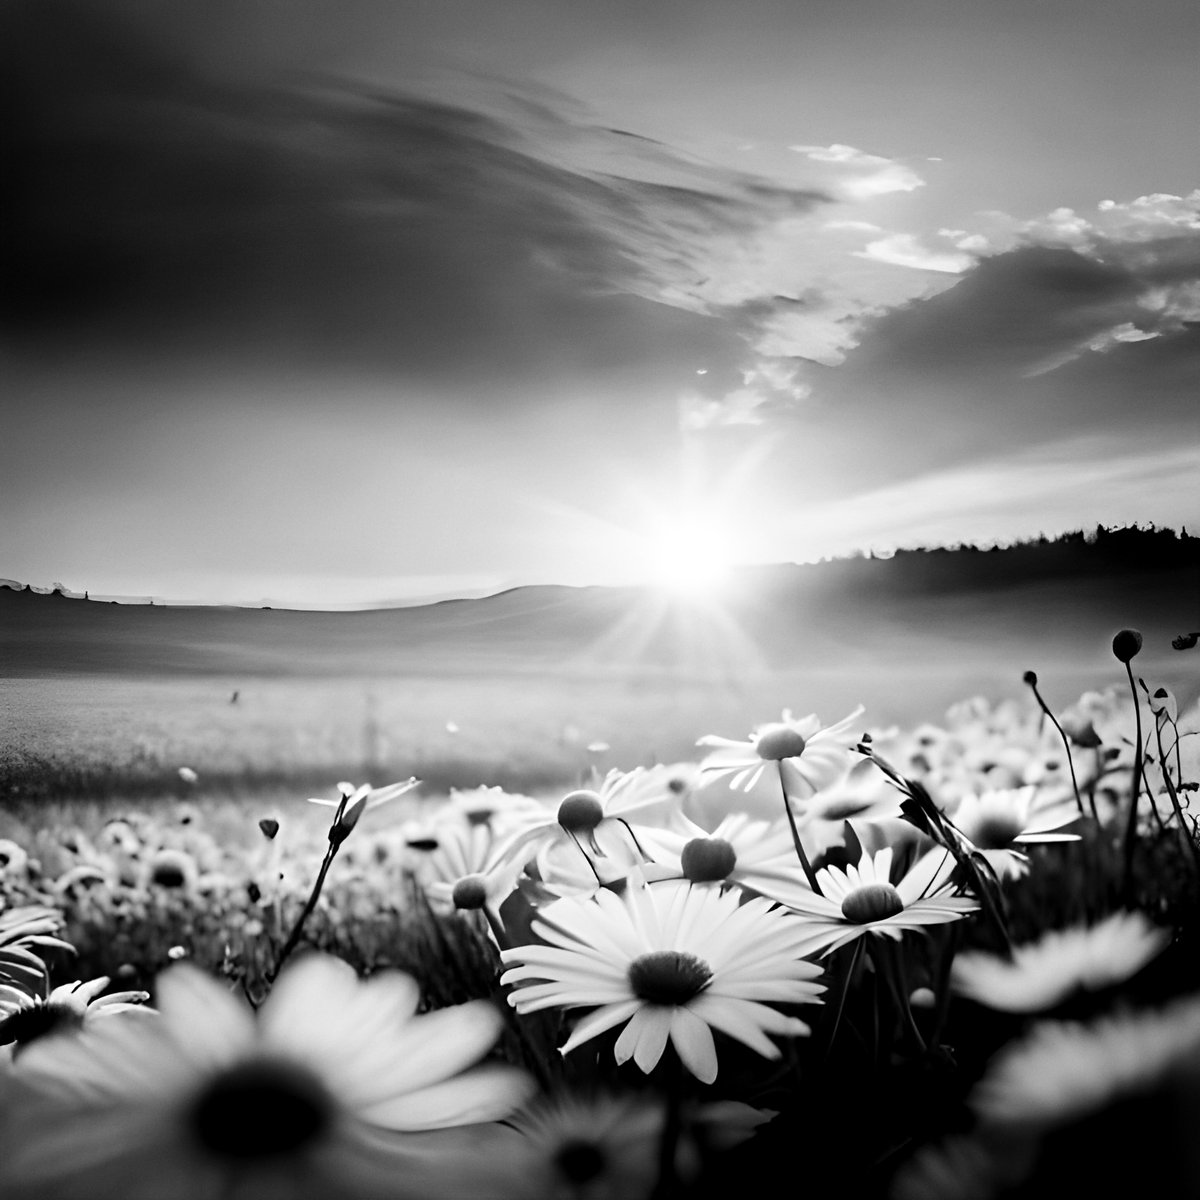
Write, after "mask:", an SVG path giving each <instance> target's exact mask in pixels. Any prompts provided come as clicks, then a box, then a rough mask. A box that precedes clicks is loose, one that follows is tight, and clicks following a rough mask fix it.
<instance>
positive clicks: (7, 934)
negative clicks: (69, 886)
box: [0, 904, 75, 995]
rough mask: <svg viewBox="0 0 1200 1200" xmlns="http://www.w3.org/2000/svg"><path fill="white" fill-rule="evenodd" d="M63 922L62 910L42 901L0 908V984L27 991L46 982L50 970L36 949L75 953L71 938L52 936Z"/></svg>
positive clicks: (40, 987)
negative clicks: (63, 938) (46, 904)
mask: <svg viewBox="0 0 1200 1200" xmlns="http://www.w3.org/2000/svg"><path fill="white" fill-rule="evenodd" d="M62 925H63V918H62V914H61V913H60V912H58V910H57V909H53V908H46V907H45V906H44V905H41V904H27V905H22V906H21V907H20V908H10V909H8V910H7V911H6V912H0V984H4V985H8V986H10V987H13V988H16V989H18V990H20V991H23V992H25V993H27V994H29V995H34V994H35V993H36V992H37V991H40V990H42V989H44V987H46V986H48V982H49V978H50V976H49V972H48V971H47V969H46V964H45V963H44V962H42V960H41V958H39V957H38V955H37V954H36V953H35V951H36V950H37V949H56V950H66V951H68V952H69V953H71V954H74V953H75V947H74V946H72V945H71V943H70V942H64V941H63V940H62V938H59V937H55V936H54V935H55V934H56V933H58V932H59V931H60V930H61V929H62ZM30 989H33V990H32V991H31V990H30Z"/></svg>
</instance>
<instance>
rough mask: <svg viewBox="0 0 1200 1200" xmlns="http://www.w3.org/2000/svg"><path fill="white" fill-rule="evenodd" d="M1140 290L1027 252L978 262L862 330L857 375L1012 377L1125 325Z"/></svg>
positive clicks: (1123, 276) (1122, 271) (1076, 263)
mask: <svg viewBox="0 0 1200 1200" xmlns="http://www.w3.org/2000/svg"><path fill="white" fill-rule="evenodd" d="M1142 290H1143V288H1142V285H1141V284H1140V283H1139V281H1138V279H1137V277H1136V275H1135V274H1134V273H1133V272H1132V271H1131V270H1129V269H1128V268H1126V267H1123V266H1118V265H1110V264H1106V263H1102V262H1097V261H1095V260H1094V259H1091V258H1085V257H1084V256H1083V255H1081V254H1077V253H1076V252H1075V251H1073V250H1066V249H1059V248H1054V247H1045V246H1029V247H1022V248H1021V249H1018V250H1013V251H1011V252H1009V253H1007V254H999V255H995V256H994V257H991V258H986V259H984V260H982V261H981V262H980V263H979V264H978V266H976V267H975V268H974V269H972V270H971V271H969V272H968V273H967V274H966V275H965V276H964V277H963V279H962V280H961V281H960V282H958V283H956V284H955V285H954V286H953V287H951V288H948V289H946V290H945V291H943V292H940V293H938V294H937V295H936V296H933V297H930V298H928V299H923V300H914V301H911V302H909V303H908V304H905V305H901V306H899V307H897V308H894V309H892V310H890V311H889V312H887V313H884V314H882V315H881V316H879V317H877V318H875V319H873V320H870V321H868V322H866V323H865V324H864V327H863V329H862V333H861V346H860V348H859V350H858V351H856V352H855V354H854V355H853V357H854V359H855V360H857V362H858V364H859V366H860V368H864V367H866V366H867V364H876V365H877V369H879V370H884V369H886V370H887V371H888V372H903V373H905V374H910V373H911V374H917V375H927V374H930V373H933V372H936V373H938V374H940V375H942V376H943V377H944V376H954V377H957V376H960V375H961V376H966V377H967V378H968V379H969V380H971V381H973V382H975V383H981V382H983V381H984V380H985V379H996V378H1010V379H1015V378H1019V377H1020V376H1022V375H1024V374H1026V373H1027V372H1029V371H1032V370H1036V369H1037V368H1038V367H1040V366H1041V365H1043V364H1044V362H1045V361H1046V360H1047V358H1049V357H1051V356H1053V355H1055V354H1059V353H1062V352H1064V351H1066V350H1068V349H1070V348H1073V347H1075V346H1076V345H1078V344H1079V342H1080V341H1082V340H1085V339H1087V338H1089V337H1093V336H1095V335H1096V334H1098V333H1099V332H1101V331H1102V330H1104V329H1110V328H1112V327H1113V326H1114V325H1116V324H1119V323H1120V322H1122V321H1125V320H1128V319H1129V316H1130V314H1131V313H1132V312H1134V311H1135V309H1136V304H1137V299H1138V296H1139V295H1140V293H1141V291H1142Z"/></svg>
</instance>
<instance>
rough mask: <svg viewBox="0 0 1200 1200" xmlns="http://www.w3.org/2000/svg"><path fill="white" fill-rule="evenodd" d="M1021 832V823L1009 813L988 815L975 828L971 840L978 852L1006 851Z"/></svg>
mask: <svg viewBox="0 0 1200 1200" xmlns="http://www.w3.org/2000/svg"><path fill="white" fill-rule="evenodd" d="M1020 832H1021V822H1020V821H1018V820H1017V819H1016V817H1014V816H1012V815H1011V814H1010V813H988V814H986V815H985V816H984V817H983V818H982V819H981V820H980V822H979V824H978V825H977V826H976V827H975V836H974V837H973V838H972V839H971V840H972V841H973V842H974V843H975V845H976V846H978V847H979V849H980V850H1006V849H1008V847H1009V846H1011V845H1012V843H1013V839H1014V838H1015V837H1016V836H1017V834H1019V833H1020Z"/></svg>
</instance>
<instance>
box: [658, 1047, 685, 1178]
mask: <svg viewBox="0 0 1200 1200" xmlns="http://www.w3.org/2000/svg"><path fill="white" fill-rule="evenodd" d="M662 1075H663V1093H664V1096H663V1100H664V1103H665V1105H666V1111H665V1112H664V1114H663V1128H662V1137H661V1138H660V1139H659V1143H658V1182H657V1183H656V1184H655V1187H654V1192H653V1193H652V1200H675V1198H676V1197H678V1196H679V1194H680V1187H679V1177H678V1174H677V1172H676V1170H675V1159H676V1156H677V1154H678V1151H679V1134H680V1132H681V1131H682V1128H683V1063H682V1062H681V1061H680V1059H679V1056H678V1055H677V1054H676V1053H675V1048H674V1047H673V1046H667V1047H666V1052H665V1053H664V1054H663V1057H662Z"/></svg>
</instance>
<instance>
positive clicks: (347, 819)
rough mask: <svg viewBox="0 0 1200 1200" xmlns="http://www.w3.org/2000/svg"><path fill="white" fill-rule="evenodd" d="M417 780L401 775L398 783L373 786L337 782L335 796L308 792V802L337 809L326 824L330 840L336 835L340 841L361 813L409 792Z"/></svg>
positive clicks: (351, 828)
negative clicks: (310, 794)
mask: <svg viewBox="0 0 1200 1200" xmlns="http://www.w3.org/2000/svg"><path fill="white" fill-rule="evenodd" d="M420 782H421V781H420V780H419V779H418V778H417V777H416V776H415V775H413V776H412V777H411V778H409V779H405V780H404V781H403V782H402V783H391V784H388V786H387V787H381V788H373V787H372V786H371V785H370V784H369V783H364V784H363V785H362V786H361V787H355V786H354V784H352V783H344V782H343V783H339V784H338V798H337V799H336V800H326V799H324V798H323V797H321V796H309V798H308V802H309V804H321V805H324V806H325V807H326V808H333V809H336V810H337V811H336V812H335V813H334V816H333V825H332V826H331V827H330V830H329V836H330V839H331V840H332V839H334V838H336V840H337V841H338V842H339V843H340V842H343V841H345V840H346V838H347V837H349V836H350V833H351V831H352V830H353V829H354V827H355V825H357V824H358V822H359V819H360V818H361V817H362V815H363V813H365V812H369V811H370V810H371V809H373V808H378V807H379V806H380V805H381V804H387V803H388V802H389V801H391V800H395V799H396V797H397V796H403V795H404V793H405V792H411V791H412V789H413V788H415V787H417V786H418V785H419V784H420Z"/></svg>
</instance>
